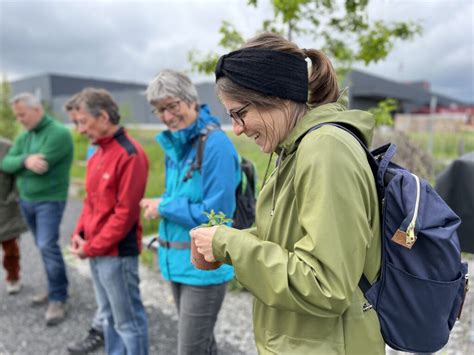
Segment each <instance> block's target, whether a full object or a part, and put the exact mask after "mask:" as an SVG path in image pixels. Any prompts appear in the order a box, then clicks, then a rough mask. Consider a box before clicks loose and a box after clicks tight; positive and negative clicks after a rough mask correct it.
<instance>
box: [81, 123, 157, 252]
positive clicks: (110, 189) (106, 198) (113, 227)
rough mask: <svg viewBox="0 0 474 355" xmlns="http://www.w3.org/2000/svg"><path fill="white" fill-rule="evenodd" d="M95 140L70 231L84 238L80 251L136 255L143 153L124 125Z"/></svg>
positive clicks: (145, 169) (143, 177)
mask: <svg viewBox="0 0 474 355" xmlns="http://www.w3.org/2000/svg"><path fill="white" fill-rule="evenodd" d="M97 144H98V145H99V148H98V149H97V151H96V152H95V153H94V155H93V156H92V157H91V158H90V159H89V161H88V163H87V173H86V194H87V196H86V198H85V199H84V206H83V208H82V212H81V216H80V217H79V221H78V223H77V226H76V230H75V233H74V234H79V235H81V236H82V237H83V238H85V240H86V241H87V243H86V244H85V246H84V252H85V253H86V254H87V255H88V256H90V257H94V256H105V255H108V256H132V255H133V256H134V255H138V254H140V251H141V237H142V226H141V223H140V206H139V202H140V200H141V199H142V198H143V194H144V192H145V187H146V181H147V177H148V159H147V156H146V154H145V152H144V151H143V148H142V147H141V146H140V144H139V143H137V142H136V141H135V140H133V139H132V138H130V136H129V135H128V134H127V132H126V131H125V129H124V128H120V129H119V130H118V131H117V133H115V135H114V136H113V137H106V138H102V139H100V140H98V141H97Z"/></svg>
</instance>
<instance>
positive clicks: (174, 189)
mask: <svg viewBox="0 0 474 355" xmlns="http://www.w3.org/2000/svg"><path fill="white" fill-rule="evenodd" d="M146 94H147V100H148V102H149V103H150V104H151V105H152V106H153V108H154V109H153V111H154V113H155V114H156V115H157V117H158V118H159V119H160V120H161V121H162V122H163V123H164V124H165V125H166V126H167V130H165V131H163V132H161V133H160V134H159V135H158V136H157V141H158V143H159V144H160V145H161V147H162V149H163V150H164V152H165V156H166V157H165V168H166V178H165V191H164V194H163V195H162V196H161V197H159V198H156V199H144V200H142V202H141V206H142V208H143V209H144V217H145V218H148V219H150V218H160V219H161V221H160V226H159V239H158V242H159V245H160V247H159V248H158V250H159V252H158V253H159V264H160V270H161V272H162V274H163V277H164V278H165V279H166V280H169V281H170V283H171V289H172V292H173V296H174V300H175V303H176V307H177V309H178V317H179V318H178V319H179V320H178V354H179V355H183V354H193V355H197V354H216V353H217V346H216V341H215V339H214V325H215V322H216V319H217V314H218V312H219V310H220V308H221V305H222V301H223V299H224V295H225V291H226V285H227V282H228V281H229V280H231V279H232V278H233V277H234V271H233V268H232V267H231V266H229V265H222V266H220V267H219V268H218V269H216V270H212V271H203V270H199V269H197V268H195V267H194V266H193V265H192V264H191V261H190V245H191V240H190V236H189V231H190V230H191V229H192V228H194V227H196V226H199V225H200V224H203V223H206V222H207V217H206V215H205V214H204V212H210V211H211V210H214V211H215V212H216V213H217V212H224V213H225V215H226V216H228V217H232V216H233V214H234V211H235V208H236V201H235V191H236V188H237V186H238V184H239V183H240V165H239V158H238V155H237V152H236V150H235V148H234V146H233V144H232V142H231V141H230V139H229V138H228V137H227V135H226V134H225V133H224V132H223V131H222V130H220V129H219V127H220V125H219V120H218V118H216V117H214V116H212V115H211V113H210V111H209V108H208V106H207V105H200V104H199V99H198V95H197V91H196V88H195V86H194V85H193V84H192V82H191V80H190V79H189V78H188V77H187V76H185V75H184V74H181V73H179V72H176V71H173V70H163V71H162V72H160V73H159V74H158V75H157V76H156V77H155V78H154V79H153V80H152V81H151V82H150V84H149V85H148V88H147V91H146ZM210 128H211V130H210V131H209V133H208V135H207V139H206V142H205V145H204V151H203V155H202V166H201V169H195V170H193V169H191V168H190V167H191V165H192V164H193V163H194V162H195V158H196V145H197V140H198V138H199V136H200V135H201V134H203V133H204V132H205V131H206V130H209V129H210ZM212 128H213V129H212Z"/></svg>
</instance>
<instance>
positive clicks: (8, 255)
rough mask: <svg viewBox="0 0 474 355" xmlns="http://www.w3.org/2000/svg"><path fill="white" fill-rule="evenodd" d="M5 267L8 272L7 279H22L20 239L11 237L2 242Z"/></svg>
mask: <svg viewBox="0 0 474 355" xmlns="http://www.w3.org/2000/svg"><path fill="white" fill-rule="evenodd" d="M2 248H3V253H4V255H3V267H4V268H5V271H6V272H7V277H6V280H7V281H10V282H11V281H17V280H19V279H20V247H19V245H18V239H17V238H14V239H10V240H6V241H4V242H2Z"/></svg>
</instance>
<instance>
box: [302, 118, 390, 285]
mask: <svg viewBox="0 0 474 355" xmlns="http://www.w3.org/2000/svg"><path fill="white" fill-rule="evenodd" d="M323 126H334V127H337V128H340V129H342V130H344V131H346V132H347V133H349V134H350V135H352V136H353V137H354V138H355V139H356V140H357V141H358V142H359V144H360V145H361V146H362V148H364V151H365V155H366V156H367V161H368V163H369V165H370V169H371V170H372V174H373V175H374V177H377V175H378V174H379V173H380V169H379V163H378V162H377V160H376V159H375V156H374V155H373V154H372V153H371V152H370V151H369V149H368V148H367V146H366V145H365V143H364V142H363V141H362V138H361V137H359V135H360V132H358V131H357V132H355V131H354V130H355V128H352V126H350V125H344V124H340V123H335V122H327V123H320V124H318V125H316V126H314V127H311V128H310V129H309V130H307V131H306V132H305V134H304V135H303V136H302V137H301V138H300V140H302V139H303V138H304V137H305V136H306V135H307V134H308V133H310V132H312V131H315V130H317V129H318V128H321V127H323ZM390 158H391V157H390ZM377 190H378V188H377ZM382 252H383V251H382ZM371 286H372V285H371V284H370V282H369V280H368V279H367V277H366V276H365V275H364V274H362V275H361V277H360V280H359V288H360V289H361V290H362V292H363V293H364V294H365V293H366V292H367V291H368V290H369V289H370V287H371Z"/></svg>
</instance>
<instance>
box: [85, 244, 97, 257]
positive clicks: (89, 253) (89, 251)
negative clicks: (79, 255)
mask: <svg viewBox="0 0 474 355" xmlns="http://www.w3.org/2000/svg"><path fill="white" fill-rule="evenodd" d="M83 250H84V253H85V254H86V255H87V256H88V257H89V258H90V257H93V256H95V255H94V254H93V253H92V251H91V249H90V245H89V243H86V244H84V248H83Z"/></svg>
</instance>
